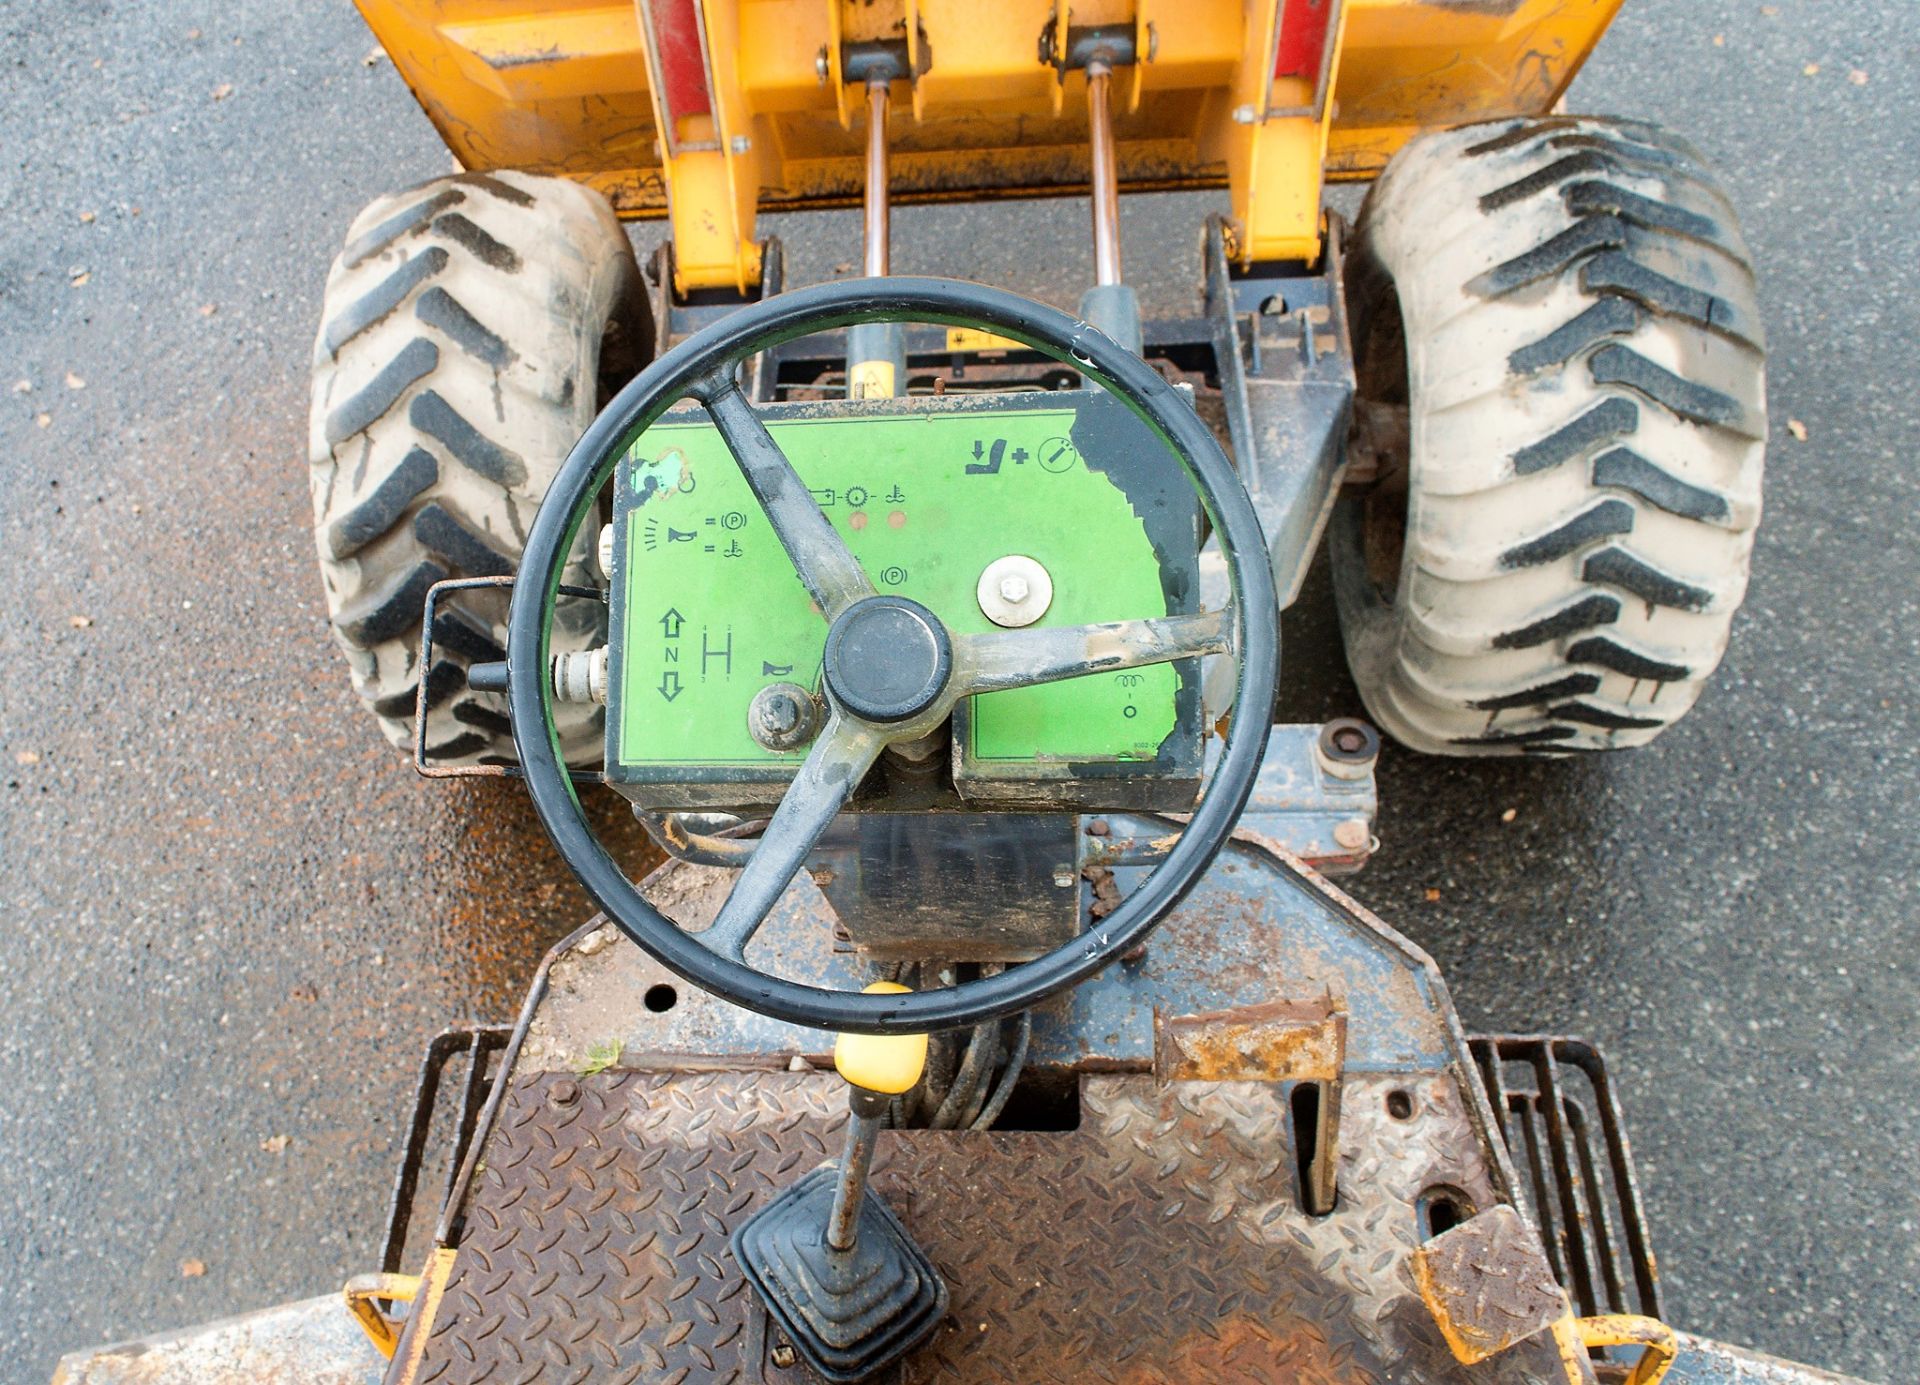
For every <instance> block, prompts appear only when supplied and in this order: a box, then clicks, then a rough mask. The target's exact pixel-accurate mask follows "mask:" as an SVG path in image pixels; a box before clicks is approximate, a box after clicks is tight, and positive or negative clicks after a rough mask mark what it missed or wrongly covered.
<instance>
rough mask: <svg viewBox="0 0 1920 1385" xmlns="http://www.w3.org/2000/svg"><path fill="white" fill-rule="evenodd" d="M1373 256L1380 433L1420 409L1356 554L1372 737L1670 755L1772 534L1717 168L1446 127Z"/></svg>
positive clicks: (1395, 173)
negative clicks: (1661, 737)
mask: <svg viewBox="0 0 1920 1385" xmlns="http://www.w3.org/2000/svg"><path fill="white" fill-rule="evenodd" d="M1348 263H1349V267H1348V275H1347V296H1348V303H1349V310H1350V312H1351V313H1352V315H1353V319H1352V320H1353V323H1354V341H1355V355H1356V370H1357V373H1358V376H1359V399H1358V401H1357V405H1356V419H1365V418H1368V417H1371V418H1372V419H1374V420H1375V435H1376V436H1379V433H1380V430H1379V428H1378V426H1377V420H1379V419H1380V418H1382V417H1387V418H1391V417H1392V416H1393V412H1394V410H1396V409H1397V408H1400V407H1404V408H1405V411H1406V413H1405V418H1406V426H1405V431H1404V433H1399V434H1398V435H1397V436H1398V439H1399V441H1398V445H1397V447H1393V446H1390V448H1389V452H1390V455H1387V456H1385V457H1383V458H1382V465H1381V469H1380V479H1379V480H1377V481H1376V482H1374V483H1373V484H1372V486H1371V487H1370V489H1369V490H1368V491H1367V492H1366V493H1364V494H1362V495H1358V496H1349V497H1346V498H1343V500H1342V502H1341V504H1340V506H1339V508H1338V510H1337V512H1336V515H1335V520H1334V524H1333V526H1332V531H1331V534H1330V540H1331V543H1330V547H1331V558H1332V563H1333V571H1334V583H1335V593H1336V599H1337V601H1338V605H1339V612H1340V621H1341V631H1342V635H1343V637H1344V640H1345V644H1346V650H1347V661H1348V664H1349V666H1350V667H1351V669H1352V671H1353V676H1354V680H1355V682H1356V683H1357V684H1358V685H1359V688H1360V693H1361V696H1362V698H1363V699H1364V701H1365V702H1366V705H1367V708H1368V710H1369V712H1370V713H1371V714H1372V716H1373V718H1374V720H1375V721H1376V722H1378V723H1379V724H1380V726H1382V727H1383V728H1384V729H1385V730H1387V731H1388V732H1389V733H1391V734H1392V735H1393V736H1394V738H1395V739H1397V740H1398V741H1400V742H1401V743H1402V744H1404V745H1407V746H1410V747H1412V748H1413V749H1415V750H1421V751H1426V752H1429V753H1432V754H1441V755H1498V754H1521V753H1527V754H1570V753H1576V752H1582V751H1596V750H1611V749H1617V748H1621V747H1625V746H1633V745H1641V744H1644V743H1646V742H1648V741H1650V740H1652V739H1653V738H1654V737H1655V736H1657V735H1658V734H1659V733H1660V732H1661V731H1663V730H1665V729H1666V728H1667V727H1669V726H1671V725H1672V724H1673V723H1674V722H1675V721H1677V720H1679V718H1680V717H1681V716H1682V715H1684V714H1685V713H1686V712H1687V710H1688V709H1689V708H1691V707H1692V706H1693V705H1694V702H1695V701H1696V699H1698V697H1699V696H1700V693H1701V690H1702V689H1703V688H1704V687H1705V685H1706V681H1707V678H1708V676H1709V675H1711V674H1712V672H1713V670H1714V668H1715V667H1716V666H1717V665H1718V664H1719V662H1720V658H1721V656H1722V654H1724V653H1725V651H1726V646H1727V636H1728V628H1729V625H1730V622H1731V620H1732V617H1733V613H1734V611H1735V610H1736V609H1737V608H1738V606H1739V605H1740V602H1741V599H1742V597H1743V596H1744V594H1745V592H1746V585H1747V570H1748V559H1749V555H1750V552H1751V550H1752V546H1753V536H1754V529H1755V526H1756V525H1757V524H1758V522H1759V518H1760V480H1761V469H1762V464H1763V461H1762V459H1763V454H1764V452H1765V439H1766V435H1767V421H1766V350H1765V338H1764V335H1763V333H1762V331H1761V327H1760V321H1759V311H1758V304H1757V301H1756V296H1755V289H1754V275H1753V268H1752V262H1751V260H1750V257H1749V255H1748V253H1747V248H1746V244H1745V242H1744V240H1743V239H1742V237H1741V233H1740V227H1739V223H1738V221H1737V220H1736V218H1735V216H1734V212H1733V208H1732V206H1731V205H1730V203H1729V202H1728V200H1727V198H1726V196H1725V194H1724V193H1723V192H1722V191H1721V190H1720V188H1719V186H1718V184H1717V183H1716V181H1715V179H1714V177H1713V175H1712V173H1711V172H1709V170H1708V169H1707V167H1706V165H1705V163H1704V161H1703V160H1702V159H1701V157H1700V155H1699V154H1698V153H1697V152H1696V151H1695V150H1694V149H1693V148H1692V147H1691V146H1689V145H1687V144H1686V143H1684V142H1683V141H1681V140H1678V139H1676V138H1675V137H1674V136H1672V135H1670V134H1668V133H1666V132H1665V131H1663V130H1660V129H1659V128H1657V127H1655V126H1652V125H1648V124H1645V123H1643V122H1634V121H1621V120H1602V119H1576V118H1550V119H1535V120H1505V121H1497V122H1492V123H1488V124H1482V125H1474V126H1467V127H1463V128H1460V129H1454V130H1447V131H1442V132H1436V133H1433V134H1428V135H1423V136H1420V137H1418V138H1416V139H1414V140H1413V141H1411V142H1410V143H1409V144H1408V145H1407V146H1406V147H1405V148H1404V149H1402V150H1401V152H1400V153H1399V154H1398V155H1397V156H1396V157H1395V158H1394V159H1393V161H1392V162H1391V163H1390V164H1389V165H1388V167H1387V169H1386V171H1385V172H1384V173H1383V174H1382V175H1381V177H1380V179H1379V181H1378V183H1376V184H1375V186H1374V187H1373V189H1372V190H1371V192H1370V193H1369V195H1368V197H1367V200H1366V203H1365V205H1364V206H1363V208H1362V209H1361V214H1360V220H1359V225H1358V228H1357V232H1356V237H1355V244H1354V249H1353V253H1352V255H1351V256H1350V258H1349V262H1348ZM1359 431H1360V428H1359V427H1358V425H1357V431H1356V437H1358V436H1359ZM1386 431H1387V435H1388V436H1394V430H1393V429H1388V430H1386Z"/></svg>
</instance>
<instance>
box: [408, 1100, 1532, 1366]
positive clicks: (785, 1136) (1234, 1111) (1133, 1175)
mask: <svg viewBox="0 0 1920 1385" xmlns="http://www.w3.org/2000/svg"><path fill="white" fill-rule="evenodd" d="M1080 1090H1081V1117H1080V1124H1079V1128H1078V1129H1075V1130H1068V1131H1044V1132H1043V1131H1006V1132H1001V1131H994V1132H981V1133H974V1132H965V1133H963V1132H945V1131H942V1132H933V1131H906V1132H891V1131H889V1132H884V1133H883V1134H882V1136H881V1139H880V1145H879V1153H878V1161H877V1165H876V1174H875V1186H876V1188H878V1189H879V1191H880V1193H881V1194H882V1195H883V1196H884V1197H885V1198H886V1199H887V1201H888V1203H889V1204H890V1205H891V1206H892V1207H893V1208H894V1209H895V1211H897V1212H898V1213H899V1214H900V1216H901V1218H902V1219H903V1220H904V1221H905V1223H906V1225H907V1227H908V1228H909V1229H910V1230H911V1232H912V1233H913V1235H914V1236H915V1237H916V1239H918V1240H919V1242H920V1243H921V1245H923V1246H924V1247H925V1248H926V1250H927V1251H928V1253H929V1254H930V1255H931V1256H932V1257H933V1260H934V1262H935V1263H936V1264H937V1265H938V1266H939V1268H940V1272H941V1274H942V1275H943V1276H944V1277H945V1278H946V1281H947V1284H948V1286H949V1289H950V1291H951V1294H952V1304H951V1309H950V1312H949V1314H948V1316H947V1318H946V1320H945V1321H944V1322H943V1323H942V1325H941V1327H940V1328H939V1329H938V1330H937V1331H936V1333H935V1335H934V1337H933V1338H932V1340H931V1341H930V1342H929V1343H928V1344H927V1345H926V1346H925V1347H923V1348H922V1349H920V1350H919V1351H918V1352H916V1353H915V1354H914V1355H913V1356H911V1357H910V1358H908V1360H907V1361H906V1362H905V1364H904V1365H903V1366H902V1367H901V1368H900V1369H899V1371H898V1372H897V1374H896V1376H895V1378H897V1379H899V1380H901V1381H907V1382H914V1381H935V1380H938V1381H970V1380H986V1381H1019V1382H1023V1385H1024V1383H1025V1382H1047V1381H1076V1382H1082V1381H1109V1382H1123V1381H1124V1382H1142V1383H1144V1382H1168V1383H1169V1385H1171V1382H1180V1383H1181V1385H1199V1383H1200V1382H1210V1381H1222V1382H1225V1381H1254V1380H1281V1379H1285V1380H1297V1381H1303V1382H1309V1383H1312V1382H1334V1381H1377V1380H1381V1379H1387V1378H1391V1379H1394V1380H1397V1381H1408V1382H1415V1381H1430V1380H1431V1381H1439V1380H1465V1379H1471V1380H1474V1381H1483V1382H1498V1383H1499V1385H1507V1383H1508V1382H1520V1381H1559V1380H1562V1379H1564V1377H1563V1376H1561V1375H1560V1374H1559V1368H1558V1366H1557V1364H1556V1362H1555V1359H1554V1354H1553V1351H1552V1348H1551V1345H1550V1344H1548V1343H1534V1342H1522V1343H1520V1344H1518V1345H1517V1346H1515V1347H1514V1348H1513V1349H1512V1350H1510V1351H1509V1352H1507V1353H1505V1354H1503V1355H1502V1356H1501V1357H1499V1358H1497V1359H1495V1360H1493V1361H1489V1362H1486V1363H1484V1364H1483V1365H1481V1366H1479V1367H1476V1368H1474V1370H1473V1372H1472V1374H1471V1375H1470V1376H1469V1375H1468V1374H1466V1372H1465V1370H1464V1368H1462V1367H1460V1366H1458V1365H1457V1364H1456V1363H1455V1362H1454V1359H1453V1356H1452V1354H1451V1353H1450V1351H1449V1350H1448V1348H1447V1345H1446V1343H1445V1341H1444V1340H1443V1339H1442V1337H1441V1335H1440V1332H1439V1330H1438V1329H1437V1327H1436V1326H1435V1325H1434V1322H1433V1320H1432V1317H1431V1316H1430V1314H1429V1313H1428V1311H1427V1309H1426V1307H1425V1305H1424V1304H1423V1303H1422V1301H1421V1299H1420V1297H1419V1294H1418V1292H1417V1290H1416V1289H1415V1286H1414V1282H1413V1277H1412V1272H1411V1260H1412V1255H1413V1251H1414V1248H1415V1246H1416V1245H1417V1244H1418V1242H1419V1239H1420V1225H1421V1223H1420V1216H1421V1213H1420V1207H1419V1202H1420V1199H1421V1197H1422V1194H1423V1193H1425V1192H1427V1191H1429V1190H1431V1189H1433V1188H1435V1187H1436V1186H1444V1187H1445V1188H1447V1189H1448V1190H1449V1191H1450V1193H1451V1194H1452V1195H1453V1196H1454V1197H1455V1198H1457V1199H1459V1200H1461V1201H1463V1202H1464V1203H1466V1204H1468V1206H1469V1207H1471V1206H1473V1205H1481V1206H1484V1205H1488V1204H1489V1203H1490V1202H1491V1200H1492V1196H1493V1193H1492V1188H1493V1185H1492V1183H1491V1181H1490V1178H1489V1173H1488V1170H1487V1168H1486V1166H1485V1164H1484V1162H1483V1160H1482V1156H1481V1153H1480V1145H1479V1143H1478V1141H1477V1139H1476V1136H1475V1132H1474V1127H1473V1125H1472V1123H1471V1122H1470V1120H1469V1119H1468V1117H1467V1111H1466V1104H1465V1102H1464V1100H1463V1099H1462V1096H1461V1093H1460V1092H1459V1091H1458V1090H1457V1089H1456V1088H1455V1086H1454V1085H1453V1082H1452V1079H1451V1078H1449V1077H1445V1076H1434V1075H1402V1076H1395V1075H1390V1074H1366V1075H1358V1076H1353V1075H1350V1077H1349V1086H1348V1091H1347V1097H1346V1113H1345V1116H1344V1121H1343V1128H1342V1157H1341V1163H1340V1177H1339V1186H1340V1198H1339V1202H1338V1205H1337V1206H1336V1208H1335V1210H1334V1211H1333V1212H1332V1213H1331V1214H1330V1215H1328V1216H1325V1217H1317V1218H1316V1217H1309V1216H1307V1215H1305V1214H1304V1213H1302V1212H1301V1210H1300V1207H1299V1193H1298V1172H1297V1165H1296V1160H1295V1155H1294V1151H1293V1141H1292V1135H1291V1129H1290V1123H1289V1120H1288V1117H1287V1107H1286V1102H1285V1100H1284V1099H1283V1095H1282V1093H1283V1089H1282V1088H1281V1087H1279V1086H1277V1085H1274V1084H1269V1083H1256V1082H1187V1083H1175V1084H1172V1085H1168V1086H1161V1085H1159V1084H1157V1083H1156V1082H1155V1081H1154V1079H1153V1077H1152V1076H1151V1075H1150V1074H1146V1073H1118V1074H1115V1073H1108V1074H1088V1075H1083V1076H1082V1077H1081V1079H1080ZM1389 1093H1394V1094H1396V1095H1395V1100H1394V1101H1393V1102H1392V1103H1391V1106H1390V1104H1389V1101H1388V1095H1389ZM1403 1096H1404V1097H1405V1098H1406V1100H1404V1101H1402V1100H1401V1099H1400V1098H1401V1097H1403ZM1394 1112H1399V1113H1401V1114H1397V1115H1396V1114H1394ZM845 1120H846V1089H845V1086H844V1084H842V1083H841V1082H840V1081H839V1079H838V1078H836V1077H834V1076H833V1075H832V1074H829V1073H817V1072H772V1071H765V1070H761V1071H751V1070H730V1071H706V1072H677V1073H676V1072H619V1071H614V1072H605V1073H599V1074H596V1075H593V1076H588V1077H576V1076H575V1075H573V1074H572V1073H552V1072H546V1073H525V1072H522V1073H521V1074H519V1075H517V1076H515V1077H514V1078H513V1079H512V1080H511V1082H510V1085H509V1086H508V1087H507V1089H506V1090H505V1091H504V1093H503V1095H502V1098H501V1101H500V1104H499V1107H498V1109H497V1113H496V1116H495V1119H494V1121H493V1123H492V1126H491V1128H490V1130H489V1132H488V1135H487V1143H486V1146H485V1149H484V1153H483V1157H482V1159H481V1161H480V1163H479V1165H478V1167H477V1171H476V1173H475V1174H474V1177H473V1178H472V1180H471V1182H470V1184H469V1186H468V1188H467V1193H466V1198H465V1201H464V1204H463V1208H462V1215H461V1219H460V1221H459V1223H458V1225H457V1229H456V1235H455V1239H456V1242H457V1245H458V1249H459V1254H458V1258H457V1260H456V1262H455V1265H454V1269H453V1273H452V1276H451V1279H450V1281H449V1284H448V1288H447V1291H446V1293H445V1295H444V1296H443V1298H442V1299H441V1301H440V1305H439V1307H438V1310H437V1312H436V1313H435V1314H434V1315H433V1317H432V1320H431V1321H430V1322H429V1321H427V1320H426V1319H425V1318H424V1316H423V1318H422V1320H421V1321H419V1322H417V1323H414V1324H412V1325H411V1326H410V1327H409V1334H410V1336H409V1339H408V1340H406V1341H404V1342H403V1344H402V1348H401V1351H400V1353H399V1354H398V1356H397V1357H396V1364H395V1369H394V1373H393V1374H392V1375H391V1376H390V1377H389V1378H390V1380H395V1381H411V1382H435V1383H436V1385H456V1382H482V1381H486V1382H508V1381H510V1382H516V1383H517V1385H532V1383H533V1382H547V1381H567V1382H584V1381H607V1382H616V1383H617V1385H625V1383H626V1382H635V1381H650V1382H651V1381H669V1382H681V1381H685V1382H694V1381H722V1382H728V1381H733V1382H782V1385H804V1382H806V1381H807V1379H808V1373H807V1372H806V1371H805V1370H804V1368H803V1367H800V1366H798V1365H794V1364H789V1363H790V1362H791V1359H792V1358H791V1355H790V1352H789V1350H788V1349H787V1347H786V1344H785V1343H784V1342H783V1341H782V1340H781V1339H780V1338H779V1336H778V1334H777V1333H776V1332H775V1331H773V1330H772V1329H770V1328H769V1326H768V1323H767V1319H766V1316H765V1314H764V1312H763V1310H761V1309H760V1308H759V1306H758V1305H757V1304H756V1303H755V1301H754V1298H753V1295H752V1294H751V1292H750V1291H749V1290H748V1289H747V1287H746V1283H745V1280H744V1279H743V1278H742V1275H741V1273H740V1270H739V1267H738V1266H737V1265H736V1264H735V1263H734V1261H733V1259H732V1257H731V1254H730V1253H729V1251H728V1248H727V1238H728V1236H729V1234H730V1233H731V1232H732V1230H733V1228H734V1227H735V1226H737V1225H739V1224H740V1223H741V1222H742V1221H744V1220H745V1219H746V1218H747V1217H749V1216H750V1215H752V1213H753V1212H754V1211H755V1210H757V1209H758V1208H759V1207H760V1206H761V1205H763V1204H764V1203H765V1202H766V1201H767V1200H768V1198H770V1197H771V1196H772V1195H773V1194H774V1193H775V1192H776V1191H778V1190H779V1189H780V1188H782V1187H785V1186H786V1185H787V1184H788V1183H789V1182H791V1181H792V1180H793V1179H794V1178H796V1177H798V1176H799V1175H801V1174H803V1173H805V1172H806V1171H807V1170H809V1169H811V1168H812V1167H814V1166H815V1165H817V1164H819V1163H820V1162H821V1161H823V1160H824V1159H826V1158H828V1157H829V1154H830V1152H831V1151H833V1150H835V1149H837V1147H838V1143H839V1136H840V1128H841V1126H842V1124H843V1123H844V1121H845ZM413 1336H421V1337H422V1340H421V1341H418V1342H416V1341H414V1340H412V1337H413Z"/></svg>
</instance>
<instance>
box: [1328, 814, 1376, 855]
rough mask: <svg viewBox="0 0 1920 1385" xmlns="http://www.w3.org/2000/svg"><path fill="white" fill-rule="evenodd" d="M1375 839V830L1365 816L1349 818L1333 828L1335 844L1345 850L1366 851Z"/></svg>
mask: <svg viewBox="0 0 1920 1385" xmlns="http://www.w3.org/2000/svg"><path fill="white" fill-rule="evenodd" d="M1372 840H1373V830H1372V829H1371V828H1369V827H1368V826H1367V820H1366V819H1365V818H1348V819H1347V820H1346V821H1345V822H1342V823H1340V824H1338V825H1337V826H1335V827H1334V829H1333V841H1334V845H1336V846H1338V847H1340V848H1341V850H1343V851H1365V850H1366V849H1367V843H1368V842H1370V841H1372Z"/></svg>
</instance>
